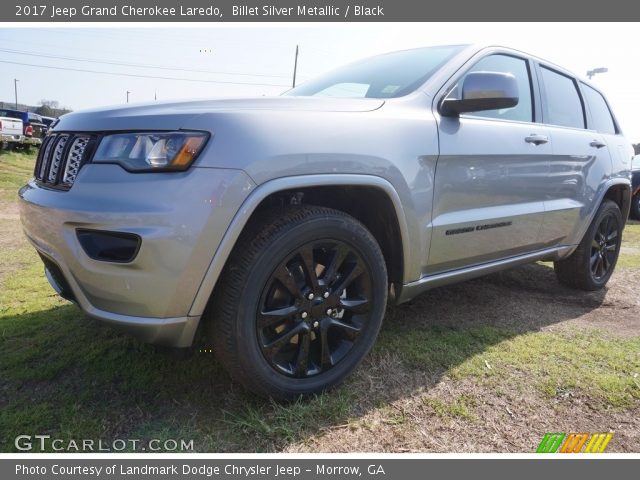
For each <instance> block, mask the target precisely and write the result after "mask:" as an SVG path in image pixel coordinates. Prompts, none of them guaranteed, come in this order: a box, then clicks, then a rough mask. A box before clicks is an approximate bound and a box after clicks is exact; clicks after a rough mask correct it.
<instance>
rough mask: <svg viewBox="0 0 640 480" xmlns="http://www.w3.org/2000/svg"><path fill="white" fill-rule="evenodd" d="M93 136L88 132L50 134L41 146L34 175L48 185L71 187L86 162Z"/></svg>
mask: <svg viewBox="0 0 640 480" xmlns="http://www.w3.org/2000/svg"><path fill="white" fill-rule="evenodd" d="M92 140H93V137H92V136H91V135H86V134H71V133H56V134H52V135H48V136H47V137H46V138H45V139H44V142H43V143H42V145H41V146H40V153H39V154H38V160H37V161H36V168H35V172H34V175H35V177H36V180H38V181H39V182H41V183H44V184H46V185H50V186H55V187H58V188H63V189H69V188H71V186H72V185H73V182H74V181H75V180H76V176H77V175H78V171H79V170H80V167H81V166H82V165H83V163H85V161H86V159H87V158H86V157H87V153H88V150H89V149H88V148H87V147H88V146H89V145H90V144H91V141H92Z"/></svg>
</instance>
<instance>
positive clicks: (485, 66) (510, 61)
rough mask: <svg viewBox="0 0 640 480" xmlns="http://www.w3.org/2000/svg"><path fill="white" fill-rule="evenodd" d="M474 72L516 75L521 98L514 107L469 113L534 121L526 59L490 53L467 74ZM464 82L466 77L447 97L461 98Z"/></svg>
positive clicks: (485, 116) (503, 118) (476, 115)
mask: <svg viewBox="0 0 640 480" xmlns="http://www.w3.org/2000/svg"><path fill="white" fill-rule="evenodd" d="M473 72H498V73H510V74H511V75H513V76H514V77H516V81H517V82H518V96H519V100H518V104H517V105H516V106H515V107H512V108H501V109H499V110H485V111H482V112H474V113H472V114H469V115H472V116H474V117H484V118H499V119H502V120H518V121H521V122H532V121H533V106H532V102H531V80H530V75H529V67H528V66H527V62H526V60H523V59H521V58H516V57H511V56H509V55H490V56H488V57H485V58H483V59H482V60H480V61H479V62H478V63H476V64H475V65H474V66H473V67H472V68H471V70H469V71H468V72H467V74H469V73H473ZM463 83H464V77H463V78H462V79H461V80H460V81H459V82H458V84H457V85H456V86H455V87H454V89H453V91H452V92H451V93H450V94H449V95H448V96H447V98H453V99H459V98H460V95H461V91H462V88H461V87H462V84H463Z"/></svg>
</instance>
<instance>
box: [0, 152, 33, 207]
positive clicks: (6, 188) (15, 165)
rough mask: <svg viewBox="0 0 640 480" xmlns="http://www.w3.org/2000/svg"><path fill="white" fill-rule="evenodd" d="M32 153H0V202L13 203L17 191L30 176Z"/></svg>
mask: <svg viewBox="0 0 640 480" xmlns="http://www.w3.org/2000/svg"><path fill="white" fill-rule="evenodd" d="M34 162H35V154H34V153H30V154H28V153H18V152H0V169H1V170H0V200H1V201H5V202H6V201H13V200H15V198H16V195H17V191H18V189H19V188H20V187H21V186H22V185H24V183H25V181H26V180H27V179H28V178H29V177H30V176H31V174H32V172H33V167H34Z"/></svg>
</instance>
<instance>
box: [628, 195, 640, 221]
mask: <svg viewBox="0 0 640 480" xmlns="http://www.w3.org/2000/svg"><path fill="white" fill-rule="evenodd" d="M629 216H630V217H631V218H633V219H634V220H640V193H636V194H635V195H634V196H633V198H632V199H631V213H630V215H629Z"/></svg>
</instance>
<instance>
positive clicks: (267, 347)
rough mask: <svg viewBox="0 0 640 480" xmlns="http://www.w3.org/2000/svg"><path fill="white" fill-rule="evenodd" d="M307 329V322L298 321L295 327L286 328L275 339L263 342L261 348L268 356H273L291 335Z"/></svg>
mask: <svg viewBox="0 0 640 480" xmlns="http://www.w3.org/2000/svg"><path fill="white" fill-rule="evenodd" d="M308 329H309V327H308V326H307V324H305V323H299V324H298V325H296V326H295V327H292V328H290V329H289V330H287V331H286V332H285V333H282V334H280V335H279V336H278V337H276V339H275V340H273V341H271V342H269V343H267V344H263V345H262V349H263V350H264V352H265V353H266V354H267V355H268V356H270V357H273V356H274V355H275V354H276V353H278V352H279V351H280V350H282V347H284V346H285V345H286V344H287V343H289V342H290V341H291V339H292V338H293V337H295V336H296V335H298V334H300V333H302V332H303V331H306V330H308Z"/></svg>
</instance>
